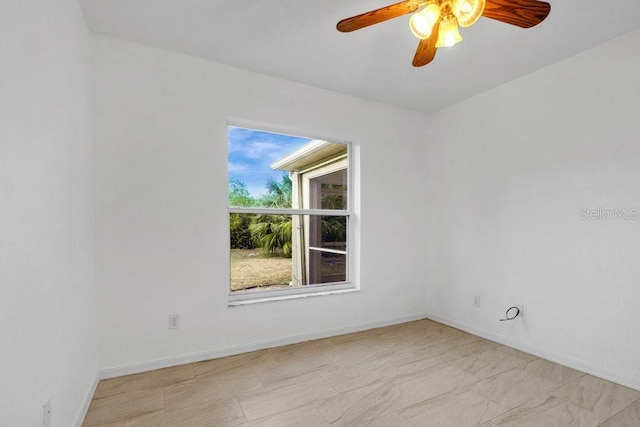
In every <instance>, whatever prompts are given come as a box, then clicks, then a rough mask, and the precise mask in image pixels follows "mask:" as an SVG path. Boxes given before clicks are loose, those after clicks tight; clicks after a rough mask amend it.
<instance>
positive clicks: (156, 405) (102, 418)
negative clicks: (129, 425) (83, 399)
mask: <svg viewBox="0 0 640 427" xmlns="http://www.w3.org/2000/svg"><path fill="white" fill-rule="evenodd" d="M162 411H164V390H163V389H161V388H154V389H151V390H138V391H130V392H126V393H119V394H115V395H113V396H109V397H103V398H100V399H94V400H93V401H91V406H89V411H88V412H87V416H86V417H85V420H84V423H85V425H87V426H93V425H99V424H106V423H113V422H116V421H124V420H128V419H131V418H135V417H141V416H146V415H151V414H155V413H160V412H162Z"/></svg>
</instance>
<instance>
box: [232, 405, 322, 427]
mask: <svg viewBox="0 0 640 427" xmlns="http://www.w3.org/2000/svg"><path fill="white" fill-rule="evenodd" d="M329 425H330V424H329V423H328V422H327V421H326V420H325V419H324V417H323V416H322V415H321V414H320V412H318V410H317V409H316V408H315V406H313V405H311V404H308V405H305V406H301V407H299V408H295V409H292V410H290V411H286V412H281V413H279V414H276V415H272V416H270V417H266V418H260V419H257V420H255V421H249V422H247V423H246V424H243V425H242V427H297V426H304V427H329Z"/></svg>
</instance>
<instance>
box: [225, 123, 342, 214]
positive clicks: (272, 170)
mask: <svg viewBox="0 0 640 427" xmlns="http://www.w3.org/2000/svg"><path fill="white" fill-rule="evenodd" d="M227 138H228V145H229V147H228V164H227V165H228V181H229V206H230V207H256V208H278V209H290V208H293V209H306V208H313V209H347V199H348V197H347V163H348V162H347V151H348V147H347V145H346V144H342V143H336V142H328V141H323V140H317V139H310V138H304V137H299V136H291V135H282V134H277V133H273V132H265V131H258V130H253V129H247V128H241V127H236V126H228V127H227ZM309 177H313V178H312V179H311V181H312V184H311V185H310V188H309V190H308V191H307V187H306V186H305V185H304V181H305V180H306V179H309Z"/></svg>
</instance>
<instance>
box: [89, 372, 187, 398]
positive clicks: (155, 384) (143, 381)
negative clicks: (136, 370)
mask: <svg viewBox="0 0 640 427" xmlns="http://www.w3.org/2000/svg"><path fill="white" fill-rule="evenodd" d="M194 381H195V377H194V374H193V368H192V367H191V365H181V366H174V367H171V368H165V369H158V370H156V371H151V372H144V373H141V374H135V375H126V376H123V377H118V378H111V379H108V380H102V381H100V382H99V383H98V387H97V388H96V392H95V394H94V396H93V398H94V399H100V398H102V397H107V396H112V395H114V394H118V393H124V392H127V391H135V390H145V389H147V390H148V389H152V388H159V387H166V386H169V385H174V384H182V383H188V382H194Z"/></svg>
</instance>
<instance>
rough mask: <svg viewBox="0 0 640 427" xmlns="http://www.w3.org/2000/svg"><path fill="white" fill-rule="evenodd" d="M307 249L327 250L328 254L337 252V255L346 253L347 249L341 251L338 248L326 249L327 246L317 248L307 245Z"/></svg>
mask: <svg viewBox="0 0 640 427" xmlns="http://www.w3.org/2000/svg"><path fill="white" fill-rule="evenodd" d="M309 250H310V251H318V252H327V253H330V254H339V255H346V254H347V251H341V250H338V249H328V248H318V247H315V246H309Z"/></svg>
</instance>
